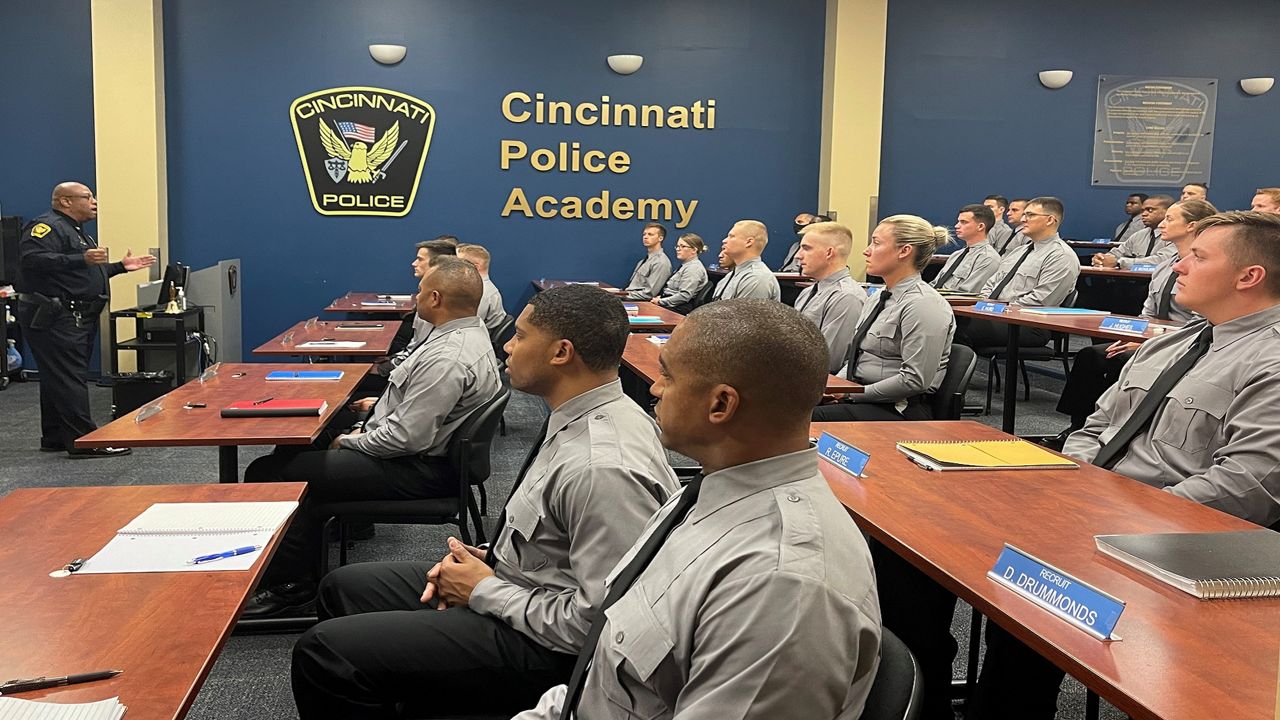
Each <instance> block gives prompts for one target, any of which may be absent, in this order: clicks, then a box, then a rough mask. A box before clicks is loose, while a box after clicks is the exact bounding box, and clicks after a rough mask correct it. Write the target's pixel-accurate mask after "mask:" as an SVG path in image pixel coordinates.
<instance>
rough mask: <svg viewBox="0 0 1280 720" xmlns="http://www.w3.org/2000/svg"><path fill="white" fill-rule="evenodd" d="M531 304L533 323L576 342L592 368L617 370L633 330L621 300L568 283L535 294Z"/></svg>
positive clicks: (590, 288) (577, 347)
mask: <svg viewBox="0 0 1280 720" xmlns="http://www.w3.org/2000/svg"><path fill="white" fill-rule="evenodd" d="M529 307H531V308H533V312H531V313H530V314H529V322H530V323H532V324H533V325H534V326H536V327H538V328H540V329H542V330H545V331H546V332H548V333H550V334H551V335H553V336H555V337H557V338H559V339H563V340H568V341H569V342H570V343H572V344H573V350H574V352H575V353H577V355H578V357H579V358H581V359H582V363H583V364H584V365H586V366H587V367H588V368H589V369H591V370H595V371H597V372H602V371H605V370H608V369H610V368H613V369H617V367H618V363H620V362H621V361H622V351H623V350H624V349H626V347H627V335H629V334H630V333H631V321H630V320H629V319H628V318H627V310H626V308H624V307H623V306H622V301H621V300H619V299H618V298H616V297H614V296H612V295H610V294H609V293H607V292H605V291H603V290H601V289H600V288H596V287H591V286H590V285H565V286H564V287H558V288H552V289H550V290H546V291H543V292H540V293H538V294H536V295H534V296H533V298H532V299H530V300H529Z"/></svg>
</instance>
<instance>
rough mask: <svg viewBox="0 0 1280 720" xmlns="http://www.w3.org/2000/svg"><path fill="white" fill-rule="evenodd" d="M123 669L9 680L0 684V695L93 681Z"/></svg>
mask: <svg viewBox="0 0 1280 720" xmlns="http://www.w3.org/2000/svg"><path fill="white" fill-rule="evenodd" d="M122 672H124V671H123V670H99V671H97V672H91V673H82V674H80V675H64V676H62V677H38V678H31V679H29V680H10V681H9V682H7V683H5V684H3V685H0V695H12V694H13V693H20V692H30V691H32V690H44V689H46V688H53V687H62V686H63V685H75V684H76V683H85V682H93V681H94V680H106V679H107V678H113V677H115V676H117V675H119V674H120V673H122Z"/></svg>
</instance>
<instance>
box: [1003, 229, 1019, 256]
mask: <svg viewBox="0 0 1280 720" xmlns="http://www.w3.org/2000/svg"><path fill="white" fill-rule="evenodd" d="M1016 237H1018V229H1017V228H1012V227H1011V228H1009V237H1007V238H1005V239H1004V244H1003V245H1001V246H1000V250H999V253H1000V254H1001V255H1003V254H1004V253H1005V251H1006V250H1008V249H1009V245H1010V244H1011V243H1012V242H1013V239H1014V238H1016Z"/></svg>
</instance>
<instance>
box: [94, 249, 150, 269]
mask: <svg viewBox="0 0 1280 720" xmlns="http://www.w3.org/2000/svg"><path fill="white" fill-rule="evenodd" d="M103 252H104V253H105V252H106V250H103ZM104 262H105V260H104ZM120 263H121V264H122V265H124V269H125V270H129V271H130V272H132V271H134V270H141V269H142V268H145V267H151V266H152V265H155V264H156V256H155V255H134V254H133V250H125V251H124V259H123V260H121V261H120Z"/></svg>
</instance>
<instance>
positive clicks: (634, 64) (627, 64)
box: [609, 55, 644, 75]
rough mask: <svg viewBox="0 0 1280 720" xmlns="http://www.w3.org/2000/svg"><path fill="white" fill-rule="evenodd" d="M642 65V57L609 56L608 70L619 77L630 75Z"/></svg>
mask: <svg viewBox="0 0 1280 720" xmlns="http://www.w3.org/2000/svg"><path fill="white" fill-rule="evenodd" d="M643 64H644V56H643V55H610V56H609V69H610V70H612V71H614V72H616V73H618V74H619V75H630V74H631V73H633V72H635V71H637V70H639V69H640V66H641V65H643Z"/></svg>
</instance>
